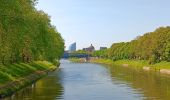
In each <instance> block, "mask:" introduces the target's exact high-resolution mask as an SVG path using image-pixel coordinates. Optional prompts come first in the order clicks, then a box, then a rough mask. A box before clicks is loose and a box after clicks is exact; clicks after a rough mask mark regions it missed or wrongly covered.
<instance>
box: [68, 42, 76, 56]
mask: <svg viewBox="0 0 170 100" xmlns="http://www.w3.org/2000/svg"><path fill="white" fill-rule="evenodd" d="M74 51H76V42H74V43H73V44H71V45H70V46H69V53H71V52H74Z"/></svg>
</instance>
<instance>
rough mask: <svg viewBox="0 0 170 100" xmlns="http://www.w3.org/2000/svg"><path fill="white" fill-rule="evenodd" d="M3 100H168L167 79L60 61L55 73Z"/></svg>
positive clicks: (144, 73)
mask: <svg viewBox="0 0 170 100" xmlns="http://www.w3.org/2000/svg"><path fill="white" fill-rule="evenodd" d="M5 100H170V77H168V76H167V75H160V74H159V73H155V72H147V71H143V70H139V69H138V70H137V69H131V68H125V67H119V66H104V65H99V64H90V63H72V62H69V61H67V60H62V61H61V66H60V68H59V69H58V70H56V71H55V72H52V73H50V74H49V75H48V76H47V77H45V78H43V79H41V80H39V81H38V82H36V83H35V84H34V85H32V86H29V87H27V88H25V89H23V90H21V91H19V92H18V93H16V94H15V95H13V96H12V97H10V98H7V99H5Z"/></svg>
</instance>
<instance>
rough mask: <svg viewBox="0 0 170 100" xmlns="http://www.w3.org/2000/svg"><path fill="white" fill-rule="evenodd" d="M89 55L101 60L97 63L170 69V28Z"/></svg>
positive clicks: (163, 28)
mask: <svg viewBox="0 0 170 100" xmlns="http://www.w3.org/2000/svg"><path fill="white" fill-rule="evenodd" d="M78 52H79V51H78ZM89 54H90V55H91V56H92V57H98V58H101V59H93V60H92V62H96V63H105V64H113V63H114V64H118V65H122V64H127V65H131V66H137V67H144V66H147V67H150V68H153V69H156V70H160V69H170V27H169V26H167V27H160V28H158V29H156V30H155V31H154V32H149V33H146V34H144V35H143V36H138V37H136V38H135V39H134V40H132V41H130V42H120V43H113V44H112V46H111V47H110V48H109V49H107V50H98V51H95V52H93V53H89ZM72 61H78V60H75V59H72Z"/></svg>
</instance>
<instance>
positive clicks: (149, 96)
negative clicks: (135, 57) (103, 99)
mask: <svg viewBox="0 0 170 100" xmlns="http://www.w3.org/2000/svg"><path fill="white" fill-rule="evenodd" d="M108 69H109V70H110V73H111V77H112V80H113V83H114V82H117V84H126V85H128V86H129V87H131V88H133V89H134V90H136V91H138V93H140V94H142V95H143V97H144V99H145V100H170V77H169V76H168V75H162V74H160V73H156V72H152V71H144V70H139V69H134V68H129V67H128V68H126V67H120V66H110V67H108ZM115 80H116V81H115Z"/></svg>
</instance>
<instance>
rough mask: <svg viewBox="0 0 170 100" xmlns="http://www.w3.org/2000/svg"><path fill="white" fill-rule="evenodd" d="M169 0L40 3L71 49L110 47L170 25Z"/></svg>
mask: <svg viewBox="0 0 170 100" xmlns="http://www.w3.org/2000/svg"><path fill="white" fill-rule="evenodd" d="M169 4H170V0H48V1H47V0H39V3H38V4H37V6H36V8H37V9H39V10H43V11H45V12H46V13H48V14H49V15H50V16H51V21H52V22H51V23H52V24H53V25H55V26H56V27H57V30H58V31H59V32H60V33H61V35H62V37H63V38H64V40H65V43H66V46H67V47H68V46H69V45H70V44H71V43H73V42H77V47H78V49H82V48H83V47H88V46H90V44H93V45H94V46H95V47H96V49H99V47H100V46H107V47H110V46H111V44H112V43H115V42H121V41H130V40H132V39H134V38H135V37H137V36H139V35H143V34H144V33H146V32H150V31H154V30H155V29H156V28H158V27H160V26H169V25H170V6H169Z"/></svg>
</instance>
